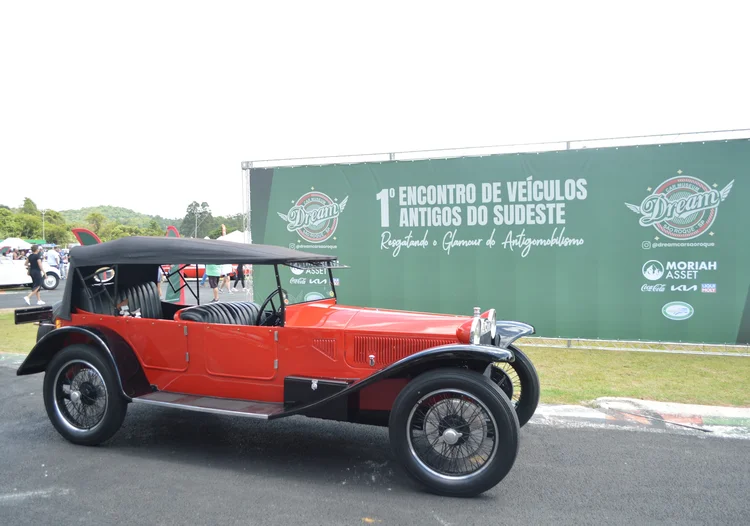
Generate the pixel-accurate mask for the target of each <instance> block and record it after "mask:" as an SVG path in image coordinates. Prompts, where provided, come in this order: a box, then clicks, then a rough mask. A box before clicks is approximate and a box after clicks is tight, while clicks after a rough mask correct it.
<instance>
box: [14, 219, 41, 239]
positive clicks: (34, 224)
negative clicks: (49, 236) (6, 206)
mask: <svg viewBox="0 0 750 526" xmlns="http://www.w3.org/2000/svg"><path fill="white" fill-rule="evenodd" d="M16 220H17V221H18V224H19V226H20V231H19V233H18V237H22V238H26V239H36V238H40V237H42V217H41V215H40V216H36V215H31V214H25V213H20V214H16Z"/></svg>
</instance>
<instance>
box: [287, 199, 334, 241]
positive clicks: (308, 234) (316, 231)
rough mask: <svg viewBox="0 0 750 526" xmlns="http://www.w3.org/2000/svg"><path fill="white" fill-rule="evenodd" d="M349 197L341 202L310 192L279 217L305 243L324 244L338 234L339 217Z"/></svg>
mask: <svg viewBox="0 0 750 526" xmlns="http://www.w3.org/2000/svg"><path fill="white" fill-rule="evenodd" d="M348 199H349V196H346V197H345V198H344V199H343V200H342V201H341V202H338V200H334V199H331V198H330V197H328V196H327V195H326V194H324V193H323V192H314V191H313V192H308V193H306V194H305V195H303V196H302V197H300V198H299V199H297V202H296V203H295V204H294V206H292V208H290V209H289V212H287V213H286V214H282V213H281V212H277V213H278V214H279V217H280V218H281V219H283V220H284V221H286V222H287V225H286V229H287V230H288V231H289V232H294V231H296V232H297V234H299V236H300V237H301V238H303V239H304V240H305V241H309V242H310V243H322V242H323V241H325V240H327V239H328V238H330V237H331V236H333V234H334V232H336V227H337V226H338V222H339V215H341V212H343V211H344V208H345V207H346V202H347V200H348Z"/></svg>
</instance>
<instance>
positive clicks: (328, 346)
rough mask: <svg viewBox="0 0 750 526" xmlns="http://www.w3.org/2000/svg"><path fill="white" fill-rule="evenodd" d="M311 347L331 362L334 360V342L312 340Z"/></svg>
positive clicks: (332, 340) (329, 340) (331, 340)
mask: <svg viewBox="0 0 750 526" xmlns="http://www.w3.org/2000/svg"><path fill="white" fill-rule="evenodd" d="M312 347H313V349H315V350H316V351H318V352H319V353H322V354H325V355H326V356H328V357H329V358H330V359H331V360H335V359H336V340H334V339H321V338H318V339H314V340H313V342H312Z"/></svg>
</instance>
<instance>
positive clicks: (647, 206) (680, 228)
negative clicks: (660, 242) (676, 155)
mask: <svg viewBox="0 0 750 526" xmlns="http://www.w3.org/2000/svg"><path fill="white" fill-rule="evenodd" d="M733 184H734V180H732V182H730V183H729V184H728V185H726V186H725V187H724V188H722V189H721V190H717V189H716V186H718V185H714V187H710V186H709V185H707V184H706V183H705V182H703V181H701V180H700V179H698V178H697V177H691V176H687V175H680V176H678V177H672V178H671V179H667V180H666V181H664V182H663V183H662V184H661V185H659V187H658V188H657V189H656V190H654V191H653V193H652V194H650V195H648V196H646V198H645V199H643V201H642V202H641V205H640V206H637V205H631V204H630V203H625V206H627V207H628V208H629V209H631V210H632V211H633V212H635V213H637V214H641V219H640V221H639V223H640V225H641V226H644V227H649V226H653V227H654V228H656V230H658V231H659V232H661V233H662V234H664V235H665V236H667V237H668V238H671V239H682V240H684V239H694V238H696V237H698V236H700V235H701V234H703V233H704V232H706V231H708V229H709V228H711V225H712V224H713V222H714V220H715V219H716V213H717V211H718V208H719V205H720V204H721V203H722V202H723V201H724V200H725V199H726V198H727V197H728V196H729V192H730V191H731V190H732V185H733Z"/></svg>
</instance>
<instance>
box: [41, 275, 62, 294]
mask: <svg viewBox="0 0 750 526" xmlns="http://www.w3.org/2000/svg"><path fill="white" fill-rule="evenodd" d="M47 282H49V284H47ZM59 284H60V278H59V276H58V275H57V274H55V273H54V272H47V274H45V276H44V279H43V280H42V288H43V289H44V290H55V289H56V288H57V286H58V285H59Z"/></svg>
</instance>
